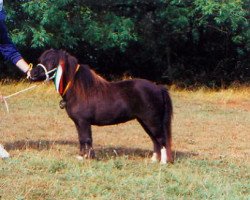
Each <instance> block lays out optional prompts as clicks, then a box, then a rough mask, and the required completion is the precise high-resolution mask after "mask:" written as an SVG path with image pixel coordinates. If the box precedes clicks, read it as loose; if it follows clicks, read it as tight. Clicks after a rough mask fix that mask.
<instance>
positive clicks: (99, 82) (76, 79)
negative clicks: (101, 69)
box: [59, 50, 109, 99]
mask: <svg viewBox="0 0 250 200" xmlns="http://www.w3.org/2000/svg"><path fill="white" fill-rule="evenodd" d="M59 60H61V61H64V64H65V73H66V74H67V76H68V78H67V79H68V81H69V80H70V81H72V84H73V87H74V88H75V89H76V91H77V92H80V93H82V95H83V96H84V98H85V99H87V98H89V97H93V96H96V95H97V94H101V95H103V96H105V95H108V90H107V85H108V84H109V82H108V81H107V80H105V79H104V78H102V77H101V76H99V75H98V74H96V72H95V71H94V70H91V69H90V67H89V66H88V65H83V64H81V65H80V68H79V70H78V71H77V72H76V68H77V66H78V60H77V59H76V58H75V57H74V56H72V55H70V54H69V53H67V52H66V51H62V50H61V51H59Z"/></svg>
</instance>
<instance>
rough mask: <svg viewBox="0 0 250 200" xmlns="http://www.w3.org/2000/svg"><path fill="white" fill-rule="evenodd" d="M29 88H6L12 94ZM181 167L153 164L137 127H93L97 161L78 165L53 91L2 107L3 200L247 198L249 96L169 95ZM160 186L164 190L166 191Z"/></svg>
mask: <svg viewBox="0 0 250 200" xmlns="http://www.w3.org/2000/svg"><path fill="white" fill-rule="evenodd" d="M29 86H30V85H29V84H27V83H12V84H9V85H6V84H2V85H0V92H1V93H2V94H3V95H8V94H11V93H14V92H16V91H19V90H22V89H24V88H26V87H29ZM171 96H172V99H173V104H174V120H173V143H174V147H173V149H174V153H175V159H176V162H175V164H174V165H173V166H168V167H163V166H160V165H151V164H150V159H149V157H150V155H151V150H152V144H151V141H150V139H149V138H148V136H147V135H146V134H145V132H144V131H143V129H142V128H141V127H140V126H139V124H138V123H137V122H136V121H131V122H128V123H125V124H120V125H115V126H107V127H93V138H94V147H95V148H96V150H97V157H98V160H101V161H87V162H84V163H80V162H78V161H77V160H76V159H75V158H74V156H75V155H76V154H77V152H78V141H77V134H76V130H75V127H74V124H73V123H72V121H71V120H70V119H69V118H68V117H67V115H66V113H65V111H64V110H61V109H60V108H59V106H58V102H59V100H60V97H59V96H58V95H57V94H56V92H55V91H54V86H53V85H42V86H39V87H37V88H36V89H34V90H33V91H29V92H27V93H25V94H20V95H19V96H16V97H13V98H11V99H9V100H8V103H9V107H10V114H6V112H5V108H4V106H3V105H1V104H0V143H2V144H4V145H5V147H6V148H7V149H8V150H9V152H10V154H11V155H12V158H11V159H9V160H8V161H0V199H1V197H2V199H93V198H97V199H169V197H171V198H170V199H183V198H184V199H186V198H188V199H190V198H191V199H207V198H210V199H229V198H231V199H235V198H236V197H237V198H239V199H248V198H249V176H250V175H249V169H250V168H249V164H250V162H249V158H250V147H249V141H250V136H249V130H250V110H249V108H250V89H249V88H248V87H244V88H237V89H235V88H232V89H228V90H220V91H211V90H207V89H200V90H197V91H185V90H178V89H174V88H172V89H171ZM161 183H164V185H162V184H161Z"/></svg>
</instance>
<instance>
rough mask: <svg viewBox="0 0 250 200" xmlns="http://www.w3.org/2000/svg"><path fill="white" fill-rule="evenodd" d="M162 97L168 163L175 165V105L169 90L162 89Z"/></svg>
mask: <svg viewBox="0 0 250 200" xmlns="http://www.w3.org/2000/svg"><path fill="white" fill-rule="evenodd" d="M162 95H163V101H164V107H165V112H164V118H163V122H164V128H163V129H164V133H165V134H166V150H167V161H168V162H171V163H173V161H174V160H173V157H172V150H171V147H172V129H171V124H172V116H173V105H172V100H171V98H170V95H169V93H168V90H167V89H166V88H165V87H164V88H163V89H162Z"/></svg>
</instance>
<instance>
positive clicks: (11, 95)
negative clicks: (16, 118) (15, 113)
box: [3, 85, 37, 113]
mask: <svg viewBox="0 0 250 200" xmlns="http://www.w3.org/2000/svg"><path fill="white" fill-rule="evenodd" d="M35 87H37V85H33V86H31V87H28V88H25V89H23V90H21V91H19V92H15V93H13V94H10V95H8V96H3V102H4V104H5V107H6V110H7V113H9V112H10V111H9V106H8V103H7V101H6V99H9V98H11V97H13V96H16V95H18V94H20V93H23V92H26V91H28V90H32V89H34V88H35Z"/></svg>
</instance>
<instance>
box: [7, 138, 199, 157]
mask: <svg viewBox="0 0 250 200" xmlns="http://www.w3.org/2000/svg"><path fill="white" fill-rule="evenodd" d="M57 145H69V146H75V147H76V148H77V149H78V147H79V145H78V142H76V141H65V140H55V141H48V140H37V141H34V140H19V141H15V142H11V143H5V144H4V147H5V149H6V150H7V151H10V150H25V149H35V150H40V151H41V150H49V149H53V148H54V147H55V146H57ZM95 153H96V157H97V159H98V160H109V159H111V158H114V157H121V156H128V157H129V158H150V157H151V156H152V151H151V150H146V149H140V148H128V147H125V146H120V147H114V146H109V147H103V146H100V145H97V146H95ZM173 156H174V160H177V159H178V160H182V159H186V158H190V157H195V156H198V153H194V152H181V151H173Z"/></svg>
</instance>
